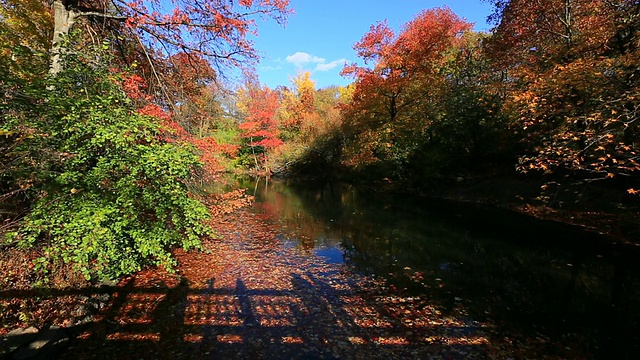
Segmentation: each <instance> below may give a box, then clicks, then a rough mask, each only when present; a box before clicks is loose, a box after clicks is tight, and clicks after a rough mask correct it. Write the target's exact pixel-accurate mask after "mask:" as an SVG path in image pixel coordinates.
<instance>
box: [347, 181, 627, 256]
mask: <svg viewBox="0 0 640 360" xmlns="http://www.w3.org/2000/svg"><path fill="white" fill-rule="evenodd" d="M357 179H358V178H357V177H356V178H352V179H351V180H352V181H354V183H357V184H358V186H361V187H363V188H365V189H368V190H370V191H376V192H388V193H398V194H403V195H411V196H419V197H421V198H424V199H425V200H429V199H430V200H438V201H439V200H444V201H451V202H456V203H462V204H469V205H474V206H477V207H478V208H485V209H502V210H505V211H512V212H515V213H519V214H522V215H525V216H530V217H532V218H535V219H539V220H542V221H547V222H555V223H558V224H562V225H569V226H573V227H576V228H579V229H581V230H584V231H586V232H587V233H593V234H595V235H600V236H602V237H603V238H607V239H608V241H610V242H615V243H623V244H627V245H632V246H640V197H639V196H638V195H637V194H631V193H629V192H628V191H627V190H626V188H624V187H620V186H618V187H617V188H616V187H613V186H602V185H599V184H598V183H597V182H595V183H588V182H584V183H580V182H569V181H567V182H565V183H562V184H561V183H558V182H552V181H549V180H546V179H543V178H540V177H538V176H525V175H522V174H514V173H513V172H512V171H508V170H501V171H497V172H495V173H494V172H491V173H474V174H467V175H465V176H457V177H449V178H438V179H431V180H425V181H424V182H422V183H408V182H405V181H391V180H389V179H386V178H385V179H383V180H378V181H367V182H363V181H359V180H357Z"/></svg>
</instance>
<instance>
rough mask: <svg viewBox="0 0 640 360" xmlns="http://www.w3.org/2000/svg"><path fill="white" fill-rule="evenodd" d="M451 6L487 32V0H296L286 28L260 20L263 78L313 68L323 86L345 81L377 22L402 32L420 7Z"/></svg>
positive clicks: (279, 79) (278, 80) (277, 81)
mask: <svg viewBox="0 0 640 360" xmlns="http://www.w3.org/2000/svg"><path fill="white" fill-rule="evenodd" d="M445 5H446V6H448V7H449V8H451V10H453V12H455V13H456V14H458V15H459V16H460V17H462V18H464V19H466V20H467V21H469V22H472V23H475V30H488V29H489V28H490V27H489V25H487V23H486V18H487V16H488V15H489V14H490V13H491V6H490V5H489V4H488V3H487V2H486V1H484V0H449V1H444V2H443V1H437V0H436V1H434V0H393V1H392V0H291V6H292V7H293V8H294V11H295V14H293V15H291V16H290V17H289V19H288V21H287V24H286V26H285V27H284V28H283V27H281V26H279V25H277V24H275V23H274V22H273V21H269V22H263V21H260V20H258V22H257V25H258V32H259V36H258V37H256V38H253V41H254V43H255V47H256V49H257V50H258V51H259V53H260V55H261V56H262V57H263V59H262V60H261V62H260V64H258V66H257V71H258V75H259V76H260V81H261V82H262V83H263V84H266V85H267V86H269V87H271V88H275V87H276V86H278V85H286V86H288V85H290V81H289V79H290V78H291V77H292V76H295V75H296V74H297V73H298V71H300V70H308V71H310V72H311V73H312V75H311V78H312V79H313V80H315V81H316V86H317V87H318V88H322V87H326V86H329V85H346V84H348V83H349V82H351V81H352V80H351V79H348V78H347V79H345V78H343V77H341V76H340V70H341V69H342V67H343V65H344V63H345V61H346V62H354V61H356V60H358V59H357V57H356V54H355V52H354V50H353V48H352V47H353V44H354V43H355V42H357V41H359V40H360V39H361V38H362V36H363V35H364V34H365V33H366V32H367V31H369V27H370V26H371V25H373V24H375V23H376V22H377V21H382V20H385V19H386V20H387V21H388V23H389V26H391V28H393V29H394V31H396V33H397V32H398V30H400V29H401V27H402V25H403V24H405V23H407V22H408V21H410V20H411V19H413V18H414V17H415V16H416V15H417V14H418V13H419V12H420V11H422V10H426V9H431V8H434V7H441V6H445Z"/></svg>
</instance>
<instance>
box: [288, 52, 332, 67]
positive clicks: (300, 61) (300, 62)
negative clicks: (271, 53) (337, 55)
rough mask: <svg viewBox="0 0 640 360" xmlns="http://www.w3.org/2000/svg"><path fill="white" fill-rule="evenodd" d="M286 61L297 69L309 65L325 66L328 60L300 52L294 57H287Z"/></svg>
mask: <svg viewBox="0 0 640 360" xmlns="http://www.w3.org/2000/svg"><path fill="white" fill-rule="evenodd" d="M285 61H286V62H288V63H292V64H293V65H295V66H297V67H302V66H304V65H306V64H308V63H317V64H323V63H324V62H325V61H326V60H325V59H323V58H320V57H317V56H313V55H311V54H307V53H305V52H300V51H298V52H297V53H295V54H293V55H289V56H287V57H286V58H285Z"/></svg>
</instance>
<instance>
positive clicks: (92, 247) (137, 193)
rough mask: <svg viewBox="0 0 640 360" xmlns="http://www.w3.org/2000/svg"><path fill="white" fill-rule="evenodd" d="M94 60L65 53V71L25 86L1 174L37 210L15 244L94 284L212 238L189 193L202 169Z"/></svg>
mask: <svg viewBox="0 0 640 360" xmlns="http://www.w3.org/2000/svg"><path fill="white" fill-rule="evenodd" d="M90 53H91V54H92V55H94V56H95V55H96V54H100V57H101V59H100V61H99V62H98V63H96V62H93V63H89V62H88V59H87V58H80V57H76V56H68V57H67V58H66V61H65V62H66V64H65V65H66V66H65V70H64V71H63V72H61V73H59V74H58V75H57V76H55V77H51V78H50V79H48V81H47V82H46V84H43V83H40V82H34V83H33V84H31V85H29V86H25V87H23V88H20V89H19V91H20V93H21V94H24V96H25V97H24V98H20V99H16V100H18V101H16V102H14V103H13V106H12V109H9V110H7V111H5V124H4V126H3V128H4V131H6V132H7V133H10V134H12V135H13V136H15V138H16V140H15V143H14V145H13V147H12V149H11V151H10V152H9V153H8V154H6V156H8V157H9V158H10V159H11V160H12V161H11V166H10V167H9V168H8V169H7V170H8V171H6V172H5V173H3V175H4V177H6V178H10V179H12V180H13V181H15V182H16V183H17V185H18V187H19V188H21V189H23V190H24V191H25V192H26V194H25V195H24V196H25V197H26V198H28V200H29V202H30V203H31V205H30V211H29V213H28V214H27V215H26V216H25V217H24V218H23V219H22V221H21V226H20V228H19V230H18V231H16V232H14V233H13V234H10V235H11V238H13V239H15V240H16V241H18V242H19V244H20V245H22V246H27V245H34V244H37V243H41V244H43V245H44V254H45V258H44V259H42V260H43V261H49V260H58V259H62V260H63V261H64V262H65V263H66V262H72V263H74V264H76V265H77V267H78V268H79V269H80V270H81V271H82V272H83V273H84V274H85V275H86V276H88V277H90V276H92V275H97V276H98V277H101V278H103V277H107V278H108V277H114V276H119V275H122V274H127V273H131V272H133V271H136V270H139V269H140V267H141V266H142V265H144V264H146V263H156V264H164V265H171V260H170V256H169V253H168V249H169V247H170V246H173V245H181V246H183V247H184V248H191V247H197V246H198V245H199V237H200V236H203V235H205V234H207V233H208V231H209V230H208V229H207V227H206V225H205V224H204V221H205V220H206V219H207V217H208V212H207V208H206V207H205V206H204V205H203V204H201V203H200V202H198V201H196V200H194V199H191V198H190V197H189V196H188V182H189V181H191V180H190V179H191V178H192V175H193V173H194V170H196V169H197V168H198V167H200V166H201V164H200V162H199V160H198V157H197V155H196V154H195V152H194V149H193V148H192V146H190V145H188V144H185V143H178V142H171V143H170V142H167V141H166V140H164V139H163V138H164V135H163V130H162V128H161V126H160V122H159V119H158V118H157V117H153V116H150V115H147V114H144V113H142V112H140V111H137V110H136V108H135V107H134V104H133V102H132V100H131V99H130V98H128V97H127V96H126V93H125V92H124V91H123V88H122V86H121V83H122V80H123V78H122V75H119V74H114V73H113V72H112V71H110V69H109V67H108V66H109V61H108V59H109V57H108V56H107V55H106V54H105V53H104V52H102V53H100V52H98V51H92V52H90Z"/></svg>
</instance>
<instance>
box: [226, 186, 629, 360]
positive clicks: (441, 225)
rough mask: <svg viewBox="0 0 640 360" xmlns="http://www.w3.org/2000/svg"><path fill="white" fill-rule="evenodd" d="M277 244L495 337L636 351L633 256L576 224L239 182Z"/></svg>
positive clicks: (596, 351)
mask: <svg viewBox="0 0 640 360" xmlns="http://www.w3.org/2000/svg"><path fill="white" fill-rule="evenodd" d="M236 186H240V187H244V188H246V189H247V190H248V193H249V194H252V195H255V199H256V201H255V204H254V207H255V211H257V212H259V213H261V214H263V215H264V217H265V219H266V220H267V221H271V222H273V223H275V224H276V225H277V226H278V228H279V229H280V233H279V235H278V237H279V239H280V240H281V242H282V246H285V247H290V248H295V249H296V250H298V251H300V252H301V253H307V254H310V253H315V254H317V255H320V256H322V257H323V258H324V260H325V261H326V262H333V263H344V264H345V266H347V267H349V268H350V269H351V270H352V271H356V272H358V273H361V274H365V275H371V276H375V277H380V278H384V279H386V280H387V281H388V286H389V287H390V288H391V289H398V290H399V291H404V292H406V293H408V294H416V295H420V296H428V297H429V298H431V299H433V302H434V303H436V304H437V305H438V306H439V307H440V308H441V309H443V311H445V312H446V311H449V310H452V309H454V308H458V309H460V308H463V309H464V311H465V312H466V313H467V314H468V315H469V316H470V317H472V318H475V319H478V320H481V321H486V322H490V323H494V324H496V326H497V327H498V328H499V329H500V331H501V333H502V334H504V336H510V337H513V338H514V339H516V340H515V341H517V339H519V338H520V339H523V338H526V337H534V338H536V339H538V341H539V342H543V343H544V342H548V343H549V346H550V347H553V346H564V347H570V346H573V347H581V348H580V349H579V350H578V351H577V353H579V354H585V356H586V357H588V358H611V356H615V357H616V358H629V359H631V358H640V356H639V354H640V332H639V330H638V329H639V326H638V325H639V323H640V280H639V278H638V267H637V263H638V261H637V260H638V259H636V257H635V255H633V256H632V255H630V254H629V253H628V252H627V251H624V250H622V251H621V250H619V249H620V248H618V247H616V246H612V245H610V242H608V241H606V240H605V239H602V238H600V237H599V236H597V235H594V234H588V233H584V232H582V231H581V230H580V229H576V228H571V227H568V226H563V225H559V224H556V223H552V222H545V221H539V220H535V219H530V218H528V217H525V216H522V215H519V214H514V213H511V212H508V211H504V210H499V209H495V208H491V207H481V206H476V205H469V204H461V203H455V202H449V201H442V200H433V199H425V198H419V197H414V196H407V195H397V194H396V195H392V194H385V193H382V192H375V191H371V190H370V189H369V190H359V189H358V188H356V187H354V186H350V185H347V184H339V183H335V184H331V183H324V184H305V185H301V184H297V185H295V184H287V183H285V182H281V181H270V182H268V183H267V182H265V181H264V180H262V181H259V182H257V183H256V182H252V181H249V180H247V181H239V182H238V184H236Z"/></svg>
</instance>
